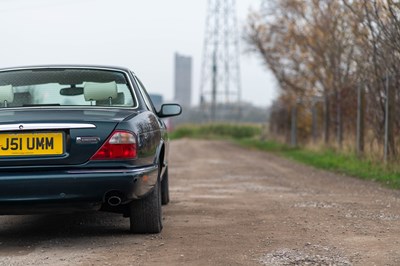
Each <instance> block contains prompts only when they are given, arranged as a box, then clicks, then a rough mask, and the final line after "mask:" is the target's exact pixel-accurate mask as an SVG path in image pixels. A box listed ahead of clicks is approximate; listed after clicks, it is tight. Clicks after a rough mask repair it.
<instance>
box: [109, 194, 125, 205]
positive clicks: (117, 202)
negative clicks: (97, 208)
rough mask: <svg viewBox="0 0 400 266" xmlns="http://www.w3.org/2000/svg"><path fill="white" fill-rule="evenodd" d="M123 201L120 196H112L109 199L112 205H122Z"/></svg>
mask: <svg viewBox="0 0 400 266" xmlns="http://www.w3.org/2000/svg"><path fill="white" fill-rule="evenodd" d="M121 202H122V199H121V198H120V197H118V196H111V197H109V198H108V200H107V203H108V205H110V206H112V207H115V206H118V205H120V204H121Z"/></svg>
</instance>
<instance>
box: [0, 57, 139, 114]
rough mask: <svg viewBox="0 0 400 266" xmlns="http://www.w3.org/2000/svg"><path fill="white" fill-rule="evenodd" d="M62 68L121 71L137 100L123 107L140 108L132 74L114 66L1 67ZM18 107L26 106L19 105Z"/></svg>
mask: <svg viewBox="0 0 400 266" xmlns="http://www.w3.org/2000/svg"><path fill="white" fill-rule="evenodd" d="M57 68H58V69H60V68H65V69H87V70H90V69H92V70H106V71H107V70H108V71H115V72H120V73H123V74H124V75H125V78H126V79H127V81H128V83H129V86H130V89H131V92H132V93H133V95H132V96H133V97H134V100H135V102H136V105H135V106H124V107H122V108H130V109H137V108H139V101H138V97H137V95H136V90H135V87H134V86H133V82H132V79H131V76H130V74H129V71H126V70H124V69H118V68H113V67H101V66H79V65H77V66H70V65H68V66H62V65H59V66H58V65H54V66H32V67H12V68H3V69H0V73H1V72H10V71H20V70H32V69H57ZM17 108H25V107H17Z"/></svg>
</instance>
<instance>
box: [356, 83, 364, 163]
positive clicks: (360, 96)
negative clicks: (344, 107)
mask: <svg viewBox="0 0 400 266" xmlns="http://www.w3.org/2000/svg"><path fill="white" fill-rule="evenodd" d="M356 138H357V140H356V143H357V147H356V153H357V156H358V157H361V156H362V155H363V154H364V88H363V87H362V84H358V86H357V136H356Z"/></svg>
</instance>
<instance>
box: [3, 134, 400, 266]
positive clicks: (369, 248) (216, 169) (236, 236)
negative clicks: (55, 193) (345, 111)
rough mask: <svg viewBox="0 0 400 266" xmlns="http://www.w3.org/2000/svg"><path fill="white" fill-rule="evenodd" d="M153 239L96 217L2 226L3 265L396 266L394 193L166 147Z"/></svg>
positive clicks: (399, 212) (242, 156) (398, 199)
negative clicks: (167, 190) (163, 198)
mask: <svg viewBox="0 0 400 266" xmlns="http://www.w3.org/2000/svg"><path fill="white" fill-rule="evenodd" d="M170 155H171V161H170V164H171V166H170V183H171V184H170V185H171V198H172V201H171V203H170V204H169V205H168V206H166V207H165V208H164V230H163V232H162V233H161V234H159V235H129V234H128V233H127V231H128V223H129V222H128V220H127V219H124V218H122V217H120V216H119V215H113V214H107V213H99V214H90V215H89V214H87V215H69V216H67V215H57V216H5V217H4V216H3V217H0V265H400V192H399V191H392V190H389V189H385V188H382V187H381V186H380V185H378V184H375V183H372V182H366V181H361V180H357V179H354V178H350V177H345V176H340V175H336V174H331V173H327V172H324V171H320V170H315V169H312V168H309V167H306V166H302V165H299V164H297V163H294V162H291V161H288V160H285V159H281V158H278V157H275V156H273V155H270V154H266V153H262V152H257V151H249V150H246V149H242V148H240V147H237V146H235V145H232V144H229V143H228V142H218V141H202V140H179V141H175V142H173V143H172V147H171V154H170Z"/></svg>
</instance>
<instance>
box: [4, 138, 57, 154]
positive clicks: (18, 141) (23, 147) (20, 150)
mask: <svg viewBox="0 0 400 266" xmlns="http://www.w3.org/2000/svg"><path fill="white" fill-rule="evenodd" d="M63 153H64V138H63V133H61V132H54V133H16V134H0V156H32V155H61V154H63Z"/></svg>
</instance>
